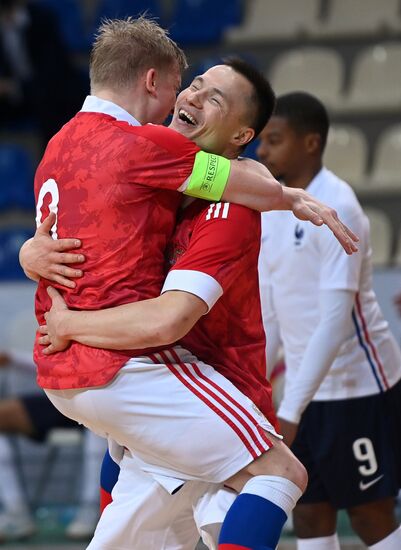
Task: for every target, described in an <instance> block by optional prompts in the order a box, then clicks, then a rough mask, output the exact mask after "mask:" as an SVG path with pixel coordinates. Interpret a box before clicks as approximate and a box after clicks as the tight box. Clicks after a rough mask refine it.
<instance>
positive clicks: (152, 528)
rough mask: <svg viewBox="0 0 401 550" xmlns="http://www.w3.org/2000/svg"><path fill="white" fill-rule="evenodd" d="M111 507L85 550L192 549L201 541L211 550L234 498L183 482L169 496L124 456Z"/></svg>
mask: <svg viewBox="0 0 401 550" xmlns="http://www.w3.org/2000/svg"><path fill="white" fill-rule="evenodd" d="M120 466H121V471H120V475H119V478H118V482H117V484H116V485H115V487H114V488H113V492H112V496H113V502H112V503H111V504H109V505H108V506H107V507H106V509H105V510H104V512H103V514H102V517H101V518H100V520H99V523H98V526H97V528H96V531H95V534H94V537H93V539H92V541H91V543H90V545H89V546H88V549H87V550H117V549H118V550H143V549H146V550H194V548H195V546H196V544H197V542H198V540H199V537H201V538H202V539H203V542H204V543H205V544H206V546H207V547H208V548H209V549H210V550H216V549H217V547H218V536H219V533H220V528H221V524H222V523H223V520H224V517H225V515H226V513H227V510H228V509H229V507H230V506H231V504H232V503H233V501H234V499H235V497H236V493H234V492H233V491H229V490H227V489H224V488H223V487H222V486H221V485H219V484H214V483H213V484H212V483H206V482H202V481H187V482H186V483H185V484H184V485H183V486H182V487H181V488H180V489H179V490H178V491H177V492H176V493H175V494H173V495H171V494H170V493H169V492H167V491H166V490H165V489H164V488H163V487H162V486H161V485H160V484H159V483H158V482H157V481H155V480H154V479H153V477H152V476H150V475H149V474H147V473H144V472H142V471H141V470H140V469H138V467H137V464H136V461H135V458H133V457H132V456H131V455H130V454H129V453H128V452H127V451H126V452H125V454H124V456H123V458H122V460H121V462H120Z"/></svg>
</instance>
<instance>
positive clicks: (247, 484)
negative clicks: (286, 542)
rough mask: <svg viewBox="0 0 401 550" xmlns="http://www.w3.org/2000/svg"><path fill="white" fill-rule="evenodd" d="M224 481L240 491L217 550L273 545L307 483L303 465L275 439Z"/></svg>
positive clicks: (270, 546)
mask: <svg viewBox="0 0 401 550" xmlns="http://www.w3.org/2000/svg"><path fill="white" fill-rule="evenodd" d="M274 442H275V443H274V447H273V448H271V449H270V450H269V451H268V452H267V453H265V454H264V455H262V456H261V457H259V458H258V459H257V460H255V461H254V462H252V463H251V464H249V465H248V466H247V467H246V468H244V469H243V470H242V471H241V472H239V473H238V474H236V475H235V476H233V477H232V478H230V479H229V480H227V482H226V484H227V485H228V486H230V487H232V488H234V489H236V490H237V491H239V492H240V494H239V495H238V497H237V498H236V500H235V501H234V504H233V505H232V506H231V508H230V510H229V511H228V513H227V516H226V519H225V520H224V523H223V526H222V529H221V533H220V538H219V550H224V548H229V547H230V545H231V547H232V548H235V547H236V546H237V547H241V546H242V547H244V548H275V547H276V546H277V543H278V541H279V538H280V534H281V531H282V528H283V525H284V523H285V522H286V520H287V518H288V515H289V514H290V513H291V511H292V510H293V508H294V507H295V505H296V503H297V501H298V499H299V498H300V497H301V495H302V493H303V491H304V490H305V488H306V485H307V473H306V470H305V468H304V467H303V465H302V464H301V463H300V462H299V460H298V459H297V458H296V457H295V456H294V455H293V454H292V452H291V451H290V450H289V449H288V447H287V446H286V445H285V444H284V443H283V442H282V441H281V440H279V439H274Z"/></svg>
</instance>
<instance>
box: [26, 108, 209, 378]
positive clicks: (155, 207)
mask: <svg viewBox="0 0 401 550" xmlns="http://www.w3.org/2000/svg"><path fill="white" fill-rule="evenodd" d="M103 103H106V104H107V103H108V102H103ZM110 105H113V104H110ZM106 111H107V109H106ZM127 115H128V114H127ZM198 151H199V148H198V147H197V146H196V145H195V144H194V143H193V142H191V141H189V140H188V139H186V138H185V137H183V136H181V135H180V134H178V133H176V132H174V131H173V130H169V129H168V128H164V127H160V126H153V125H148V126H139V125H138V126H133V125H130V124H129V123H128V122H127V121H124V120H118V119H117V118H115V117H113V116H110V114H107V112H84V111H81V112H79V113H78V114H77V115H76V116H75V117H74V118H73V119H72V120H71V121H70V122H69V123H68V124H66V125H65V126H64V127H63V128H62V129H61V131H60V132H59V133H58V134H56V136H54V138H53V139H52V140H51V141H50V143H49V145H48V147H47V149H46V152H45V154H44V157H43V159H42V161H41V163H40V165H39V167H38V170H37V172H36V176H35V197H36V203H37V223H38V224H39V223H41V222H42V221H43V219H44V218H45V217H46V216H47V214H48V212H49V208H50V209H51V210H53V211H55V212H56V213H57V221H56V224H55V225H54V226H53V228H52V232H53V236H54V238H66V237H73V238H74V237H77V238H78V237H79V238H80V239H81V240H82V253H83V254H85V256H86V263H85V272H84V276H83V277H82V278H81V279H77V280H76V283H77V286H76V288H75V289H73V290H65V288H64V287H63V288H62V293H63V296H64V298H65V300H66V302H67V304H68V306H69V307H70V308H71V309H89V310H91V309H99V308H106V307H111V306H116V305H120V304H124V303H127V302H133V301H138V300H144V299H147V298H152V297H156V296H158V295H159V293H160V289H161V286H162V284H163V279H164V271H163V267H164V257H165V247H166V244H167V242H168V240H169V239H170V237H171V235H172V233H173V230H174V226H175V220H176V211H177V208H178V205H179V203H180V199H181V195H180V193H177V190H178V189H179V188H180V186H182V185H183V184H184V183H185V181H186V180H187V178H188V177H189V176H190V175H191V172H192V167H193V163H194V158H195V155H196V153H197V152H198ZM77 267H78V266H77ZM51 284H53V283H51ZM48 285H49V282H48V281H46V280H41V281H40V283H39V287H38V290H37V293H36V302H35V306H36V315H37V319H38V322H39V323H40V324H43V322H44V317H43V315H44V313H45V312H46V311H47V310H48V309H49V308H50V305H51V302H50V299H49V297H48V295H47V292H46V287H47V286H48ZM55 286H57V285H55ZM41 349H42V348H41V346H39V345H38V344H37V343H36V344H35V349H34V359H35V362H36V364H37V366H38V383H39V385H40V386H41V387H43V388H49V389H66V388H82V387H90V386H99V385H103V384H106V383H107V382H109V381H110V380H111V379H112V378H113V377H114V376H115V374H116V373H117V371H118V370H119V369H120V368H121V367H122V366H123V365H124V363H126V361H127V357H128V356H135V355H143V353H144V352H143V350H142V351H140V352H137V353H136V352H135V351H132V352H131V351H129V352H119V351H110V350H102V349H95V348H90V347H87V346H83V345H81V344H79V343H75V342H74V343H72V344H71V346H70V347H69V348H68V349H67V350H66V351H64V352H62V353H57V354H55V355H51V356H44V355H43V354H42V353H41Z"/></svg>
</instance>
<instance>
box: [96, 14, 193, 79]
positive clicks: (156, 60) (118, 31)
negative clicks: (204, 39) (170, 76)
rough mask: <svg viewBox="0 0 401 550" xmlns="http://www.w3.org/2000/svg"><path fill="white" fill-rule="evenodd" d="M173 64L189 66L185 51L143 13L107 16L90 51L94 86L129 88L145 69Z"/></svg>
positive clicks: (180, 66) (180, 67) (167, 67)
mask: <svg viewBox="0 0 401 550" xmlns="http://www.w3.org/2000/svg"><path fill="white" fill-rule="evenodd" d="M173 64H177V65H178V67H179V69H180V71H183V70H184V69H186V68H187V67H188V64H187V60H186V56H185V54H184V52H183V51H182V50H181V48H179V47H178V46H177V44H176V43H175V42H174V41H173V40H171V38H170V37H169V36H168V32H167V31H166V30H164V29H162V28H161V27H160V26H159V25H158V24H157V23H156V22H155V21H153V20H151V19H149V18H147V17H144V16H141V17H138V18H137V19H134V18H133V17H128V18H126V19H106V20H104V21H103V22H102V24H101V25H100V27H99V29H98V31H97V34H96V38H95V41H94V44H93V47H92V51H91V55H90V80H91V87H92V88H93V87H95V88H99V87H112V88H114V89H122V88H126V87H127V86H129V85H131V84H132V83H133V82H135V80H136V79H137V78H138V77H140V76H141V75H142V74H143V73H144V72H145V71H146V70H148V69H150V68H157V69H159V70H170V69H171V67H172V65H173Z"/></svg>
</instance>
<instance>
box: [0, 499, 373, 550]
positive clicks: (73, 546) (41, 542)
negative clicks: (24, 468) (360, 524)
mask: <svg viewBox="0 0 401 550" xmlns="http://www.w3.org/2000/svg"><path fill="white" fill-rule="evenodd" d="M63 514H64V515H65V511H64V510H61V509H49V510H48V515H47V516H46V515H45V514H44V512H43V510H42V513H41V514H40V516H41V517H39V518H37V521H38V526H39V532H38V534H37V535H36V536H35V537H33V538H32V539H30V540H29V541H25V542H20V543H14V544H7V545H2V544H1V543H0V548H1V550H85V548H86V547H87V545H88V543H87V542H86V543H85V542H81V543H71V542H70V541H67V540H66V539H65V537H64V536H63V525H62V522H61V521H58V520H60V518H62V516H63ZM339 533H340V540H341V549H342V550H363V549H364V548H366V547H365V546H363V545H362V544H361V543H360V542H359V541H358V539H357V538H356V537H354V536H353V535H352V533H351V529H350V526H349V523H348V519H347V518H346V516H345V514H343V513H341V514H340V516H339ZM282 539H283V540H282V542H281V544H280V545H279V550H295V548H296V544H295V539H294V538H293V537H292V536H287V535H284V536H283V537H282ZM133 550H134V549H133ZM141 550H159V549H154V548H146V549H141ZM196 550H206V547H205V546H204V545H202V544H201V543H199V545H198V546H197V548H196Z"/></svg>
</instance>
